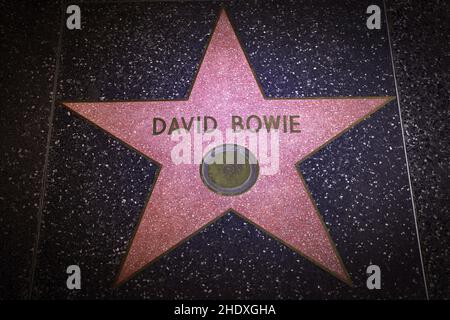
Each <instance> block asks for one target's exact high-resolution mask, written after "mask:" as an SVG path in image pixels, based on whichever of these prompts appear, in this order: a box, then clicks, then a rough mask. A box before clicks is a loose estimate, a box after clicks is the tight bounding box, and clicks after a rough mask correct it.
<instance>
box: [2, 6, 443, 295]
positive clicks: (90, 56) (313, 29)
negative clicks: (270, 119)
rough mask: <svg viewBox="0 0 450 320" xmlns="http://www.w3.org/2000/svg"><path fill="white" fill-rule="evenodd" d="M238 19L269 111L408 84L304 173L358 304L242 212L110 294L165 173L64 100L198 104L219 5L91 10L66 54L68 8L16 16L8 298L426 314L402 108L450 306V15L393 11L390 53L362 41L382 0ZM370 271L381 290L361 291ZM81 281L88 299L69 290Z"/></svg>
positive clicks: (433, 275)
mask: <svg viewBox="0 0 450 320" xmlns="http://www.w3.org/2000/svg"><path fill="white" fill-rule="evenodd" d="M225 4H226V7H227V10H228V12H229V14H230V18H231V19H232V20H233V22H234V24H235V25H236V27H237V32H238V35H239V37H240V39H241V41H242V43H243V45H244V49H245V50H246V51H247V53H248V55H249V59H250V62H251V64H252V66H253V68H254V70H255V72H256V75H257V77H258V79H259V80H260V82H261V85H262V87H263V90H264V91H265V93H266V94H267V95H268V96H271V97H314V96H317V97H318V96H326V97H336V96H382V95H393V96H395V95H396V93H397V90H396V85H397V89H398V93H399V97H398V99H397V100H394V101H392V102H391V103H389V104H388V105H387V106H386V107H384V108H383V109H382V110H380V111H379V112H377V113H376V114H374V115H373V116H372V117H370V118H369V119H367V120H366V121H364V122H362V123H360V124H359V125H357V126H356V127H355V128H353V129H352V130H350V131H349V132H347V133H346V134H345V135H343V136H341V137H340V138H339V139H337V140H335V141H334V142H333V143H331V144H330V145H328V146H327V147H326V148H324V149H323V150H321V151H320V152H318V153H316V154H314V155H313V156H312V157H310V158H309V159H307V160H306V161H304V162H303V163H302V164H301V165H300V166H299V170H301V171H302V173H303V174H304V176H305V178H306V181H307V184H308V187H309V188H310V190H311V193H312V195H313V197H314V199H315V200H316V202H317V205H318V207H319V210H320V212H321V214H322V215H323V217H324V220H325V223H326V224H327V227H328V228H329V230H330V234H331V236H332V238H333V240H334V241H335V243H336V246H337V248H338V250H339V252H340V254H341V256H342V258H343V259H344V261H345V262H346V265H347V267H348V269H349V273H350V275H351V276H352V279H353V281H354V284H355V285H354V287H352V288H351V287H348V286H346V285H345V284H343V283H341V282H340V281H338V280H336V279H335V278H334V277H332V276H330V275H328V274H327V273H325V272H324V271H322V270H321V269H318V268H317V267H315V266H314V265H312V264H311V263H309V262H308V261H306V260H305V259H304V258H302V257H301V256H299V255H298V254H296V253H295V252H293V251H292V250H290V249H289V248H287V247H285V246H283V245H282V244H280V243H279V242H277V241H276V240H274V239H273V238H271V237H270V236H268V235H266V234H265V233H264V232H262V231H260V230H258V229H257V228H256V227H255V226H254V225H252V224H250V223H248V222H246V221H244V220H242V219H241V218H240V217H239V216H237V215H235V214H233V213H232V212H230V213H229V214H227V215H226V216H224V217H223V218H221V219H219V220H218V221H217V222H215V223H214V224H212V225H210V226H209V227H207V228H206V229H204V230H203V231H202V232H200V233H199V234H198V235H196V236H195V237H193V238H192V239H191V240H189V241H187V242H186V243H184V244H183V245H181V246H179V247H178V248H177V249H175V250H174V251H172V252H170V253H169V254H167V255H166V256H164V257H163V258H161V259H160V260H159V261H158V262H157V263H155V264H154V265H152V266H151V267H150V268H147V269H146V270H144V271H143V272H142V273H141V274H140V275H139V276H137V277H136V278H133V279H132V280H130V281H128V282H127V283H126V284H124V285H123V286H121V287H119V288H117V289H112V288H111V285H112V282H113V279H114V277H115V276H116V272H117V269H118V266H119V263H120V261H121V258H122V256H123V254H124V253H125V250H126V248H127V244H128V241H129V239H130V237H131V235H132V232H133V230H134V228H135V226H136V223H137V219H138V216H139V213H140V211H141V209H142V207H143V205H144V203H145V200H146V198H147V196H148V190H149V187H151V185H152V184H153V183H154V182H155V171H156V169H157V167H156V164H152V163H150V162H149V161H148V160H146V159H145V158H144V157H142V156H140V155H139V154H136V153H135V152H134V151H132V150H129V149H128V148H127V147H126V146H124V145H122V144H121V143H120V142H118V141H116V140H114V139H113V138H111V137H110V136H108V135H106V134H105V133H104V132H103V131H101V130H100V129H98V128H95V127H93V126H91V125H90V124H88V123H86V122H85V121H83V120H82V119H80V118H79V117H77V116H76V115H74V114H71V113H69V112H68V111H67V109H65V108H62V107H61V101H63V100H77V101H83V100H91V101H109V100H136V99H139V100H145V99H157V98H158V99H173V98H179V97H185V96H186V94H187V90H188V88H189V86H190V84H191V82H192V79H193V76H194V74H195V71H196V69H197V68H198V66H199V62H200V57H201V55H202V52H203V50H204V47H205V45H206V43H207V40H208V37H209V35H210V33H211V30H212V26H213V23H214V20H215V19H216V14H217V10H218V8H219V7H220V3H219V2H206V1H205V2H195V3H189V2H183V3H178V2H166V3H158V2H133V3H127V2H120V3H108V2H102V3H93V2H83V3H81V4H80V6H81V8H82V17H83V20H82V21H83V25H82V30H75V31H69V30H67V29H65V30H64V31H63V35H62V38H60V40H61V41H60V42H58V41H59V40H58V31H59V29H60V27H61V15H60V8H59V5H58V4H56V5H49V4H48V3H39V2H33V4H32V5H27V8H26V9H27V10H25V7H24V6H25V4H14V5H13V3H12V2H11V3H10V4H7V5H6V7H5V8H2V10H0V12H1V14H2V17H1V19H0V21H2V26H1V29H0V34H1V36H2V41H1V43H2V44H1V45H2V52H1V58H2V59H1V61H2V67H3V69H4V70H5V71H6V72H4V73H2V79H1V84H2V86H1V97H2V107H3V109H2V117H1V130H2V143H1V148H2V166H1V172H2V181H4V182H2V184H1V185H0V190H1V194H0V203H1V204H0V206H1V216H0V224H1V226H2V228H1V233H0V238H1V240H2V241H1V242H2V246H1V247H0V257H1V264H0V274H1V275H2V278H1V280H0V299H11V298H29V297H31V298H33V299H66V298H73V299H79V298H148V299H162V298H166V299H172V298H176V299H182V298H186V299H191V298H206V299H214V298H231V299H234V298H239V299H249V298H250V299H251V298H266V299H302V298H304V299H352V298H353V299H366V298H380V299H389V298H392V299H425V298H426V290H425V287H424V281H423V270H422V263H421V259H420V250H419V246H418V239H417V234H416V221H415V220H416V219H415V216H414V212H413V206H412V202H411V192H410V190H409V179H408V170H407V167H406V162H405V152H404V147H403V137H402V126H401V122H400V115H399V109H398V102H399V103H400V108H401V111H402V114H401V116H402V120H403V126H404V129H405V141H406V146H407V148H406V149H407V155H408V159H409V165H410V168H409V169H410V173H411V180H412V185H413V194H414V204H415V207H416V214H417V221H418V230H419V236H420V246H421V249H422V255H423V262H424V272H425V275H426V280H427V284H428V292H429V296H430V298H433V299H443V298H444V299H449V298H450V284H449V277H448V274H449V271H450V263H449V258H448V247H449V241H450V240H449V239H450V234H449V232H450V231H449V229H450V228H449V227H450V225H449V224H450V222H449V220H448V214H447V213H448V208H449V186H450V181H449V172H450V170H449V163H450V147H449V143H448V137H447V135H448V131H449V130H448V129H449V124H448V117H449V113H450V112H449V105H448V103H449V96H448V88H449V74H448V65H449V64H448V62H449V59H448V58H449V56H448V52H449V50H448V43H449V41H448V40H449V39H448V35H449V34H450V32H449V28H448V27H449V22H448V20H449V19H448V18H449V17H448V15H449V12H450V11H449V9H450V8H449V5H448V4H446V3H445V2H444V1H438V0H435V1H431V2H427V3H426V4H425V3H423V4H415V5H412V4H411V3H410V2H408V1H396V2H395V3H394V2H393V1H392V3H391V1H387V4H386V8H387V14H388V19H389V20H388V22H389V31H390V36H389V35H388V29H387V25H386V24H385V21H384V16H383V24H382V29H381V30H368V29H367V28H366V25H365V18H366V14H365V9H366V8H367V6H368V5H369V4H378V5H379V6H380V7H381V8H382V11H383V14H384V10H385V7H384V5H383V2H382V1H356V0H355V1H350V0H347V1H340V2H339V3H338V2H336V1H326V0H321V1H312V0H311V1H301V4H300V1H278V2H276V1H264V2H260V1H229V2H226V3H225ZM63 7H64V6H63ZM64 8H65V7H64ZM3 9H5V10H3ZM31 20H32V21H34V24H32V23H30V21H31ZM390 43H391V44H392V48H391V47H390ZM391 52H392V54H393V65H394V68H395V75H394V72H393V68H392V61H391ZM54 79H56V81H57V82H56V89H57V90H56V92H54V94H55V95H53V81H54ZM52 101H54V102H55V103H54V105H52ZM49 118H50V120H49ZM50 128H51V129H50ZM49 130H50V131H49ZM49 132H50V140H49V142H48V144H47V135H48V133H49ZM47 148H48V150H49V152H48V154H47V153H46V151H47ZM46 154H47V155H48V157H46ZM43 177H44V179H43ZM372 263H374V264H377V265H379V266H380V267H381V269H382V272H383V274H382V275H383V278H382V279H383V282H382V283H383V288H382V290H373V291H371V290H367V288H366V286H365V280H366V274H365V268H366V267H367V265H369V264H372ZM70 264H78V265H79V266H80V267H81V269H82V272H83V287H82V288H83V289H82V290H75V291H70V290H68V289H67V288H66V286H65V280H66V277H67V275H66V273H65V269H66V267H67V266H68V265H70Z"/></svg>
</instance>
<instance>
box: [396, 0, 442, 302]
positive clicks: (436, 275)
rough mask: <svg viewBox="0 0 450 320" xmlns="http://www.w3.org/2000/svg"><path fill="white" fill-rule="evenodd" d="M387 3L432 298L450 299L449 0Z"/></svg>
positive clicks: (406, 138)
mask: <svg viewBox="0 0 450 320" xmlns="http://www.w3.org/2000/svg"><path fill="white" fill-rule="evenodd" d="M388 8H389V10H388V14H389V17H390V18H389V23H390V26H391V36H392V49H393V54H394V62H395V70H396V75H397V84H398V87H399V96H400V105H401V109H402V116H403V123H404V127H405V140H406V146H407V148H406V150H407V152H408V157H409V163H410V170H411V178H412V185H413V190H414V195H415V203H416V207H417V214H418V222H419V230H420V236H421V243H422V248H423V254H424V262H425V272H426V274H427V279H428V284H429V293H430V298H434V299H439V298H441V299H442V298H446V299H450V215H449V212H450V143H449V133H450V121H449V119H450V72H449V70H450V2H449V1H439V0H434V1H427V2H421V1H404V0H402V1H388Z"/></svg>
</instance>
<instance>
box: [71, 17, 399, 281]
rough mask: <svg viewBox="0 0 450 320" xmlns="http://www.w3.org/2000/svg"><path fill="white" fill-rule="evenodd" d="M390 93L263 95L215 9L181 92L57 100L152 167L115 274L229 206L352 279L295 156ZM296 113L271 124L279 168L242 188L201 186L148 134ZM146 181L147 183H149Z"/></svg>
mask: <svg viewBox="0 0 450 320" xmlns="http://www.w3.org/2000/svg"><path fill="white" fill-rule="evenodd" d="M390 100H391V98H390V97H376V98H374V97H367V98H364V97H363V98H347V99H340V98H337V99H334V98H320V99H318V98H315V99H268V98H266V97H264V94H263V93H262V92H261V90H260V88H259V86H258V83H257V81H256V79H255V78H254V75H253V73H252V69H251V67H250V65H249V63H248V61H247V59H246V57H245V54H244V52H243V50H242V48H241V46H240V44H239V41H238V39H237V36H236V34H235V32H234V30H233V28H232V26H231V24H230V21H229V20H228V17H227V15H226V13H225V11H224V10H222V11H221V13H220V16H219V20H218V22H217V25H216V28H215V31H214V33H213V35H212V37H211V40H210V43H209V45H208V48H207V51H206V53H205V56H204V59H203V61H202V63H201V66H200V69H199V72H198V74H197V77H196V79H195V83H194V85H193V88H192V90H191V93H190V96H189V98H188V99H187V100H182V101H142V102H94V103H84V102H80V103H65V105H66V106H67V107H68V108H69V109H71V110H73V111H75V112H76V113H78V114H80V115H81V116H82V117H84V118H86V119H88V120H89V121H91V122H93V123H94V124H96V125H98V126H99V127H101V128H103V129H104V130H106V131H107V132H109V133H110V134H112V135H113V136H115V137H117V138H118V139H120V140H121V141H123V142H125V143H126V144H128V145H130V146H132V147H134V148H135V149H136V150H138V151H139V152H141V153H142V154H143V155H145V156H148V157H150V158H151V159H153V160H155V161H157V162H158V163H159V164H160V166H161V168H160V172H159V175H158V178H157V181H156V183H155V186H154V188H153V191H152V194H151V197H150V199H149V201H148V203H147V205H146V207H145V209H144V211H143V213H142V217H141V220H140V223H139V225H138V226H137V230H136V232H135V236H134V238H133V239H132V241H131V244H130V246H129V250H128V254H127V255H126V257H125V260H124V262H123V264H122V268H121V270H120V272H119V274H118V277H117V284H119V283H123V282H124V281H126V280H127V279H129V278H130V277H132V276H133V275H134V274H135V273H136V272H138V271H139V270H141V269H143V268H144V267H146V266H147V265H148V264H149V263H151V262H152V261H154V260H155V259H156V258H158V257H159V256H161V255H163V254H165V253H166V252H167V251H168V250H169V249H171V248H173V247H175V246H177V245H179V244H180V243H182V242H183V241H185V240H186V239H187V238H188V237H190V236H191V235H192V234H194V233H195V232H197V231H199V230H200V229H201V228H203V227H205V226H206V225H208V224H209V223H211V222H212V221H214V220H215V219H217V218H219V217H220V216H222V215H223V214H224V213H226V212H227V211H229V210H233V211H235V212H237V213H239V214H240V215H241V216H242V217H244V218H245V219H247V220H249V221H250V222H251V223H254V224H255V225H257V226H259V227H260V228H262V229H263V230H265V231H266V232H268V233H269V234H270V235H272V236H273V237H275V238H277V239H278V240H279V241H281V242H283V243H284V244H286V245H287V246H289V247H290V248H292V249H293V250H295V251H297V252H298V253H300V254H301V255H303V256H304V257H306V258H307V259H309V260H310V261H311V262H313V263H315V264H316V265H318V266H319V267H321V268H322V269H324V270H326V271H327V272H329V273H331V274H332V275H334V276H335V277H337V278H339V279H340V280H342V281H344V282H346V283H349V284H350V283H351V279H350V276H349V275H348V273H347V272H346V269H345V267H344V264H343V262H342V261H341V259H340V258H339V254H338V253H337V250H336V249H335V247H334V244H333V242H332V240H331V238H330V236H329V234H328V231H327V230H326V227H325V225H324V223H323V221H322V219H321V216H320V214H319V212H318V210H317V208H316V206H315V204H314V203H313V200H312V199H311V197H310V195H309V192H308V189H307V187H306V184H305V182H304V180H303V177H302V176H301V175H299V173H298V171H297V169H296V163H297V162H298V161H300V160H302V159H304V158H305V157H307V156H308V155H310V154H311V153H313V152H315V151H316V150H317V149H318V148H320V147H321V146H323V145H324V144H326V143H327V142H328V141H330V140H332V139H333V138H335V137H336V136H337V135H339V134H341V133H342V132H344V131H346V130H347V129H349V128H351V127H352V126H353V125H354V124H355V123H356V122H358V121H360V120H362V119H364V118H365V117H367V116H368V115H370V114H371V113H373V112H375V111H376V110H378V109H379V108H381V107H382V106H383V105H385V104H386V103H387V102H389V101H390ZM235 114H237V115H240V116H242V117H246V116H249V115H258V116H261V117H262V115H271V114H276V115H291V114H295V115H299V116H300V117H299V122H300V128H301V132H300V133H295V134H289V133H283V132H281V133H280V142H279V143H280V150H281V154H280V160H279V161H280V163H279V171H278V174H275V175H260V176H259V177H258V180H257V182H256V184H255V185H254V186H253V187H252V188H251V189H250V190H248V191H247V192H245V193H243V194H240V195H236V196H222V195H219V194H216V193H214V192H212V191H211V190H210V189H208V187H206V186H205V185H204V183H203V182H202V179H201V177H200V174H199V165H198V164H191V165H187V164H183V165H175V164H174V163H173V161H172V159H171V150H172V148H173V147H174V145H175V144H176V143H177V142H175V141H173V140H172V139H171V137H170V135H168V134H166V133H165V134H160V135H152V131H151V128H152V119H153V118H154V117H163V118H166V119H170V118H172V117H178V118H180V117H186V118H188V119H189V118H190V117H192V116H194V117H196V116H198V115H208V116H212V117H214V118H215V119H217V122H218V128H217V129H218V130H222V131H225V129H227V128H230V116H231V115H235ZM149 188H150V186H149Z"/></svg>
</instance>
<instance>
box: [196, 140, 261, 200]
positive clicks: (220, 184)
mask: <svg viewBox="0 0 450 320" xmlns="http://www.w3.org/2000/svg"><path fill="white" fill-rule="evenodd" d="M258 174H259V164H258V160H257V159H256V157H255V156H254V155H253V153H251V152H250V150H248V149H247V148H245V147H243V146H240V145H236V144H222V145H220V146H217V147H215V148H213V149H211V150H209V151H208V153H206V155H205V156H204V157H203V160H202V164H201V165H200V176H201V178H202V181H203V183H204V184H205V185H206V186H207V187H208V188H209V189H211V190H212V191H214V192H215V193H218V194H221V195H226V196H234V195H238V194H241V193H244V192H246V191H247V190H249V189H250V188H251V187H252V186H253V185H254V184H255V183H256V180H258Z"/></svg>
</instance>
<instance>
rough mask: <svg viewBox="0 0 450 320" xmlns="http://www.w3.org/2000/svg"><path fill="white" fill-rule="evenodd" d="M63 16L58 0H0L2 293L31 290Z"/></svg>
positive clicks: (13, 295) (10, 294)
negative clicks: (49, 119) (55, 0)
mask: <svg viewBox="0 0 450 320" xmlns="http://www.w3.org/2000/svg"><path fill="white" fill-rule="evenodd" d="M59 17H60V5H59V4H58V2H55V3H48V1H47V3H45V2H40V1H33V2H32V3H31V2H28V1H10V2H8V1H2V2H0V65H1V66H0V69H1V71H0V99H1V100H0V101H1V103H0V136H1V138H0V154H1V165H0V177H1V178H0V179H1V180H0V181H1V182H0V277H1V278H0V299H2V298H3V299H14V298H26V297H28V293H29V286H30V285H29V283H30V271H31V269H32V257H33V247H34V244H35V235H36V230H37V229H36V223H37V220H38V219H37V215H38V210H39V202H40V196H41V179H42V170H43V166H44V155H45V151H46V144H47V130H48V122H49V121H48V118H49V112H50V106H51V90H52V84H53V76H54V72H55V60H56V59H55V58H56V54H55V52H56V48H57V46H58V32H59V28H60V18H59Z"/></svg>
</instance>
